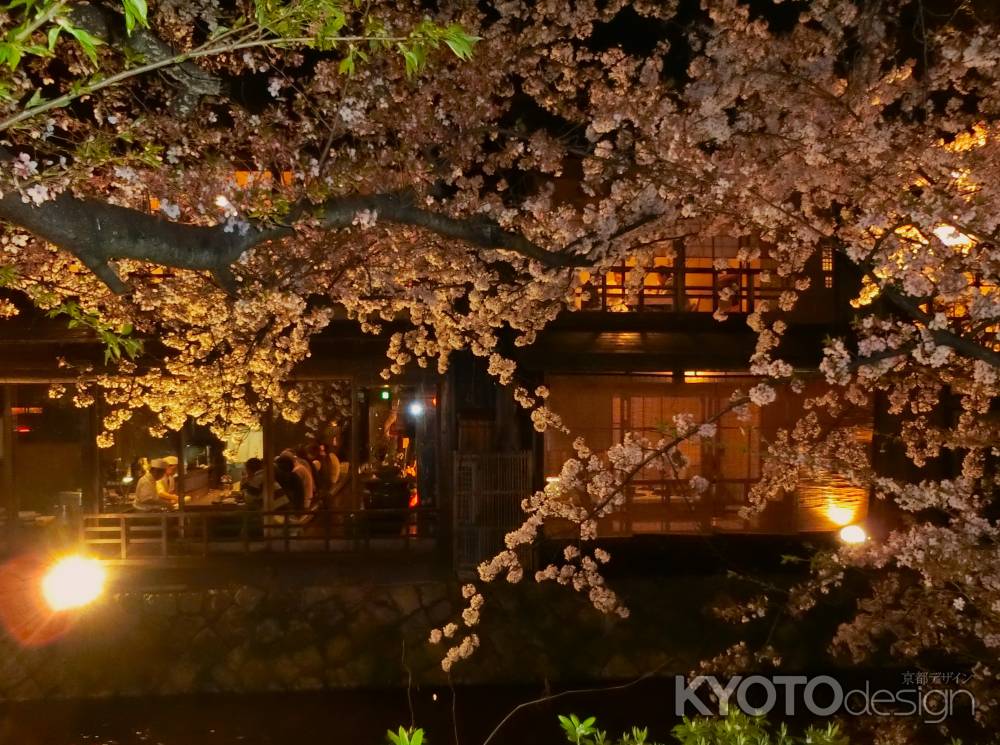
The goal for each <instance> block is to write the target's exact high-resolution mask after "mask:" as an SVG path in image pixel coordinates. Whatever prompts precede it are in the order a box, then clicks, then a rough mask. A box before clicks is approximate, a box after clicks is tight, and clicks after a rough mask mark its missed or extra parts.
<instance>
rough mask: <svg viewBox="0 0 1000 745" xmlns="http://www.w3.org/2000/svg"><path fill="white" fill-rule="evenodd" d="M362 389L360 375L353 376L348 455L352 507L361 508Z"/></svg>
mask: <svg viewBox="0 0 1000 745" xmlns="http://www.w3.org/2000/svg"><path fill="white" fill-rule="evenodd" d="M360 392H361V389H360V388H359V387H358V376H357V375H352V376H351V424H350V432H348V438H349V440H350V443H351V452H350V454H349V455H348V456H347V457H348V458H350V461H351V464H350V465H351V509H354V510H356V509H360V507H361V496H360V494H359V490H358V469H359V468H360V466H361V463H360V462H359V461H358V459H359V458H360V457H361V443H360V437H359V433H360V431H361V427H360V426H358V424H359V419H360V417H361V406H360V405H359V404H360V402H359V401H358V395H359V394H360Z"/></svg>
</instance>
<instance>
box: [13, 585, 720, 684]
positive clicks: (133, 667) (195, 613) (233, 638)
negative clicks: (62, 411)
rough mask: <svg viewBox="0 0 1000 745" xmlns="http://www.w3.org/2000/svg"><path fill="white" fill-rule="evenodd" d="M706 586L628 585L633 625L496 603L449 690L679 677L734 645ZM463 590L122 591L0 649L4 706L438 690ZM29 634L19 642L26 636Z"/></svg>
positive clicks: (571, 609) (542, 606) (507, 598)
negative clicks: (442, 629)
mask: <svg viewBox="0 0 1000 745" xmlns="http://www.w3.org/2000/svg"><path fill="white" fill-rule="evenodd" d="M704 585H705V581H704V579H698V578H692V579H690V580H684V581H679V580H676V579H674V580H670V581H669V583H667V584H666V585H664V584H662V583H658V582H655V581H651V580H647V581H644V582H638V581H636V582H632V583H630V584H628V585H627V586H625V587H621V588H619V589H621V590H623V595H624V596H625V598H626V599H627V600H628V602H629V603H630V605H631V606H632V609H633V613H632V617H631V618H630V619H628V620H626V621H622V620H618V619H609V618H606V617H604V616H602V615H601V614H599V613H598V612H596V611H595V610H593V609H592V608H591V607H590V606H589V605H588V604H587V601H586V599H585V598H581V597H580V596H577V595H576V594H574V593H573V592H572V591H570V590H567V589H566V588H563V587H558V586H535V585H533V584H532V583H529V582H526V583H524V584H523V585H521V586H517V587H509V586H498V587H496V588H493V587H490V588H489V594H488V595H487V603H486V606H485V607H484V608H483V621H482V623H481V624H480V625H479V626H477V628H476V629H475V630H476V632H477V633H478V635H479V636H480V638H481V640H482V647H481V649H480V650H479V652H478V653H477V654H476V656H475V657H474V659H472V660H469V661H467V662H465V663H463V664H461V665H459V666H458V667H457V668H456V670H455V672H454V677H455V681H456V682H458V683H480V682H481V683H531V684H535V683H538V682H540V681H543V680H548V681H580V680H602V679H603V680H611V679H613V680H621V679H627V678H630V677H632V676H636V675H638V674H642V673H644V672H646V671H650V670H653V669H657V668H659V669H660V671H661V672H662V673H663V674H673V673H686V672H688V671H689V670H691V669H692V668H693V667H694V666H695V665H696V664H697V662H698V660H699V659H702V658H703V657H704V656H707V655H709V654H711V653H713V652H715V651H717V650H718V649H720V648H721V646H723V645H724V643H725V641H726V639H725V638H724V637H726V636H729V635H731V634H732V633H733V632H732V630H731V629H726V628H725V627H722V626H720V625H718V624H716V623H714V622H713V621H711V619H710V618H709V617H708V616H707V615H706V614H705V613H704V612H703V611H700V610H697V609H699V608H700V607H703V606H704V603H703V602H702V601H703V600H704V599H705V598H704V594H705V591H706V590H705V587H704ZM462 607H463V605H462V599H461V596H460V585H459V584H458V583H457V582H450V581H429V582H414V583H407V584H350V583H341V584H331V585H328V586H304V587H303V586H298V587H282V586H277V585H275V584H273V583H272V584H270V585H269V584H267V583H262V584H261V585H257V586H253V585H247V584H242V585H233V586H227V587H221V588H204V589H199V590H177V591H172V590H161V591H156V592H150V591H140V590H127V591H125V590H122V591H117V592H113V593H111V594H109V595H108V596H107V597H105V598H104V599H102V600H100V601H98V602H97V603H95V604H94V605H93V606H91V607H89V608H88V609H86V610H84V611H81V612H79V613H78V614H77V615H76V616H74V617H73V618H72V619H70V620H71V623H69V624H68V625H67V626H66V627H65V628H64V629H61V631H60V633H59V634H57V635H55V638H52V639H50V640H47V641H46V642H45V643H40V642H39V638H42V637H44V636H45V635H38V637H37V638H33V639H27V640H26V639H25V638H24V634H23V633H20V636H21V640H20V641H17V640H15V638H14V636H15V635H13V634H11V633H3V632H0V634H2V641H0V699H5V700H24V699H33V698H63V697H65V698H78V697H93V696H137V695H159V694H163V695H170V694H183V693H198V692H209V691H220V692H221V691H225V692H251V691H252V692H258V691H274V690H282V691H292V690H323V689H337V688H355V687H384V686H399V685H405V684H406V683H407V681H408V680H412V682H413V683H414V684H416V685H424V684H427V685H438V684H445V683H446V682H447V681H446V678H445V675H444V673H443V672H442V670H441V668H440V658H441V654H442V653H443V651H444V650H443V649H442V648H441V647H440V646H432V645H431V644H429V642H428V632H429V630H430V629H431V628H433V627H435V626H441V625H442V624H444V623H446V622H448V621H450V620H456V616H457V614H458V613H459V612H460V611H461V609H462ZM22 632H23V629H22Z"/></svg>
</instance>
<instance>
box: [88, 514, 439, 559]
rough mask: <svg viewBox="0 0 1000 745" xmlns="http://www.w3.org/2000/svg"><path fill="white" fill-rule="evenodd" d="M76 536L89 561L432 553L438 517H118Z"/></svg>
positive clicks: (91, 519) (101, 518)
mask: <svg viewBox="0 0 1000 745" xmlns="http://www.w3.org/2000/svg"><path fill="white" fill-rule="evenodd" d="M81 530H82V536H81V540H82V543H83V545H84V547H85V549H86V550H87V551H88V552H89V553H90V554H91V555H93V556H96V557H98V558H101V559H105V560H108V561H121V562H134V563H143V562H146V563H155V562H157V561H162V560H165V559H186V558H193V557H199V556H201V557H204V556H211V555H227V554H228V555H232V554H253V553H327V552H365V551H380V550H386V551H393V550H406V551H409V550H413V551H420V550H423V551H429V550H431V549H433V548H434V546H435V545H436V538H437V535H438V511H437V510H435V509H429V508H417V509H379V510H354V511H346V510H314V511H288V510H284V511H280V512H261V511H255V510H205V511H201V510H199V511H184V512H115V513H102V514H97V515H86V516H84V518H83V522H82V528H81Z"/></svg>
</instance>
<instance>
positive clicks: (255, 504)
mask: <svg viewBox="0 0 1000 745" xmlns="http://www.w3.org/2000/svg"><path fill="white" fill-rule="evenodd" d="M240 490H241V491H242V492H243V501H244V502H246V505H247V509H251V510H259V509H262V508H263V507H264V461H262V460H261V459H260V458H248V459H247V462H246V463H244V464H243V478H242V479H241V480H240ZM275 492H277V489H275Z"/></svg>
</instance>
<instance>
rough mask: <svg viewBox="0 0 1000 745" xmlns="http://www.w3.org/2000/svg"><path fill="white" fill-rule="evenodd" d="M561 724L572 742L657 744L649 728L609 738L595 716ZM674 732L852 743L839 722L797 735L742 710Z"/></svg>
mask: <svg viewBox="0 0 1000 745" xmlns="http://www.w3.org/2000/svg"><path fill="white" fill-rule="evenodd" d="M559 724H560V725H561V726H562V729H563V732H564V733H565V735H566V739H567V740H568V741H569V742H571V743H573V745H657V744H656V743H654V742H653V741H651V740H649V731H648V730H647V729H645V728H641V729H640V728H639V727H633V728H632V729H631V730H630V731H628V732H625V733H623V734H622V735H621V736H620V737H619V738H618V739H617V740H612V739H609V738H608V734H607V732H605V731H604V730H601V729H598V728H597V720H596V718H595V717H587V718H586V719H582V720H581V719H580V718H579V717H577V716H576V715H575V714H570V715H569V716H568V717H565V716H560V717H559ZM671 734H672V735H673V740H674V741H675V742H677V743H679V744H680V745H850V740H849V739H848V738H847V737H846V736H845V735H843V734H841V732H840V729H839V727H837V725H836V724H832V723H831V724H827V725H826V726H825V727H809V728H807V729H806V730H805V732H804V733H803V734H802V736H800V737H796V736H793V735H791V734H789V732H788V728H787V727H786V726H785V725H784V724H781V725H779V726H778V728H777V729H776V730H773V731H772V729H771V727H770V725H769V724H768V722H767V720H766V719H764V718H763V717H749V716H747V715H746V714H743V713H741V712H739V711H732V712H730V713H729V716H727V717H726V718H724V719H720V718H713V717H696V718H694V719H688V718H685V719H684V721H683V722H682V723H681V724H678V725H677V726H676V727H674V729H673V731H672V733H671Z"/></svg>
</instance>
